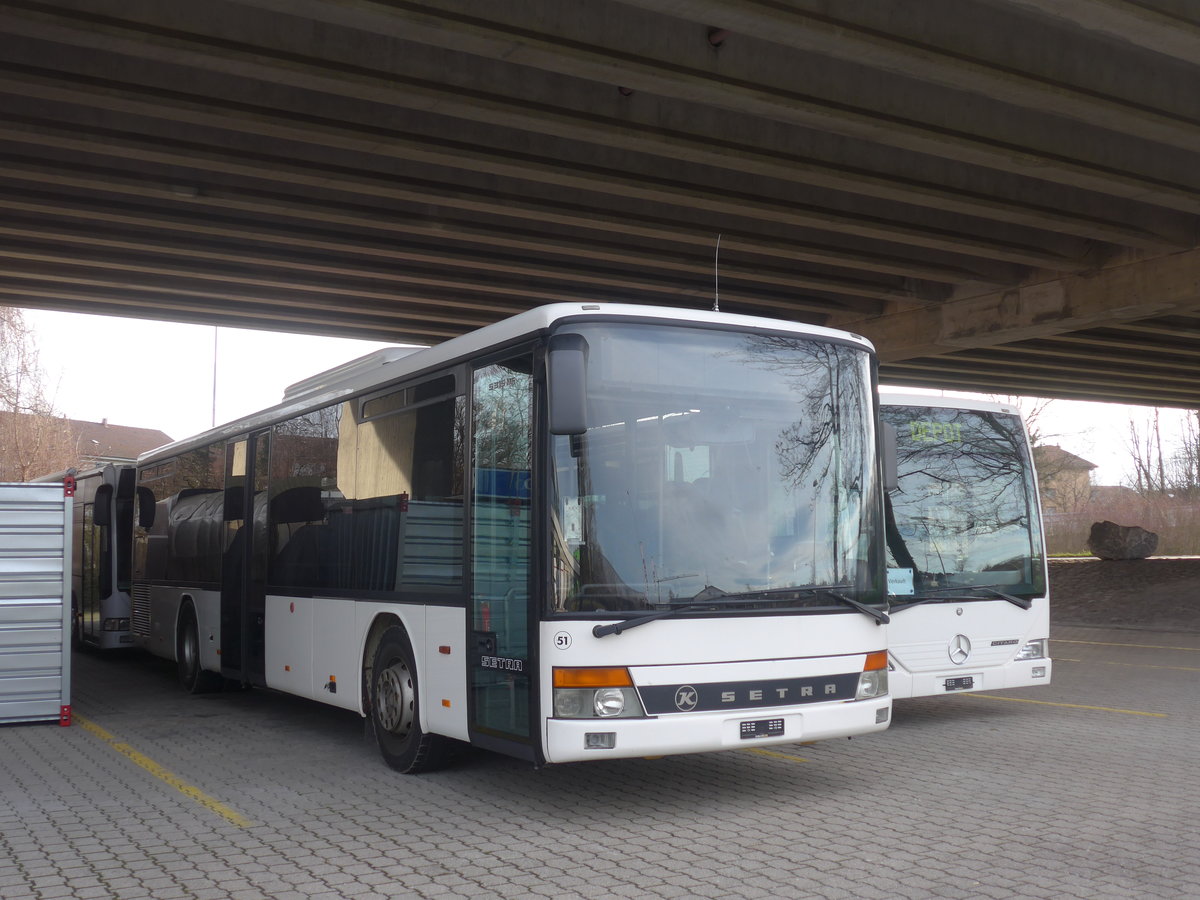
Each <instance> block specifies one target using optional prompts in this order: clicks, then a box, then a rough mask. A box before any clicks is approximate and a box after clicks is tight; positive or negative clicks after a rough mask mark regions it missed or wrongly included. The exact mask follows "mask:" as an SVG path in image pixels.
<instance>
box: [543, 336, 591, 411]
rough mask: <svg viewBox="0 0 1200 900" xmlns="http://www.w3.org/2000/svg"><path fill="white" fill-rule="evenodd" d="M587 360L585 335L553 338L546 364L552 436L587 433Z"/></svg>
mask: <svg viewBox="0 0 1200 900" xmlns="http://www.w3.org/2000/svg"><path fill="white" fill-rule="evenodd" d="M587 356H588V344H587V340H586V339H585V338H584V337H583V335H581V334H555V335H551V337H550V349H549V353H548V354H547V362H546V372H547V379H548V381H549V385H548V393H549V397H550V433H551V434H584V433H586V432H587Z"/></svg>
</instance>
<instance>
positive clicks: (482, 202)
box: [0, 0, 1200, 407]
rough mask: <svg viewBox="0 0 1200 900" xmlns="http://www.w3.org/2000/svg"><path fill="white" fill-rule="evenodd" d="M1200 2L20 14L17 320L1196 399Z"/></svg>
mask: <svg viewBox="0 0 1200 900" xmlns="http://www.w3.org/2000/svg"><path fill="white" fill-rule="evenodd" d="M1198 86H1200V7H1198V6H1197V4H1196V3H1195V2H1194V0H1137V2H1134V0H922V2H919V3H913V2H887V0H838V2H836V3H832V2H827V0H826V2H822V0H790V2H788V3H778V2H769V0H626V2H623V3H617V2H612V0H586V2H584V0H475V2H471V0H429V2H409V0H206V2H203V3H198V2H186V3H167V2H161V0H49V2H35V0H5V2H4V3H3V4H0V123H2V124H0V209H2V211H3V214H2V215H0V303H3V304H7V305H13V306H26V307H46V308H54V309H65V310H74V311H80V312H93V313H102V314H115V315H132V316H144V317H150V318H157V319H173V320H183V321H192V322H208V323H217V324H223V325H231V326H242V327H256V328H271V329H278V330H287V331H299V332H313V333H323V334H339V335H346V336H358V337H371V338H375V339H379V340H395V341H422V342H427V341H437V340H441V339H443V338H445V337H448V336H451V335H454V334H457V333H459V332H462V331H465V330H468V329H470V328H473V327H476V326H479V325H482V324H485V323H487V322H490V321H494V320H495V319H498V318H501V317H503V316H505V315H508V314H511V313H513V312H517V311H520V310H522V309H525V308H528V307H530V306H534V305H538V304H541V303H545V302H551V301H557V300H589V301H592V300H622V301H631V302H640V303H651V304H669V305H683V306H695V307H703V308H708V307H709V306H710V305H711V303H712V299H713V292H714V257H715V249H716V245H717V241H718V236H720V263H719V273H720V275H719V290H720V303H721V308H722V309H724V310H729V311H737V312H747V313H755V314H761V315H770V316H779V317H784V318H789V319H796V320H803V321H811V322H816V323H821V324H828V325H833V326H838V327H845V328H850V329H853V330H856V331H858V332H860V333H863V334H865V335H867V336H868V337H870V338H871V339H872V340H874V341H875V343H876V345H877V346H878V347H879V350H880V356H881V359H882V361H883V364H884V365H883V375H884V378H885V380H886V381H889V382H892V383H904V384H911V385H927V386H939V387H957V388H963V389H973V390H985V391H989V392H1000V393H1027V394H1041V395H1045V396H1061V397H1075V398H1086V399H1101V400H1114V401H1125V402H1140V403H1155V404H1159V405H1166V406H1181V407H1200V378H1197V372H1198V370H1200V228H1198V224H1200V90H1198V89H1197V88H1198Z"/></svg>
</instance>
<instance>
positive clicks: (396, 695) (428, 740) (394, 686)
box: [370, 627, 450, 775]
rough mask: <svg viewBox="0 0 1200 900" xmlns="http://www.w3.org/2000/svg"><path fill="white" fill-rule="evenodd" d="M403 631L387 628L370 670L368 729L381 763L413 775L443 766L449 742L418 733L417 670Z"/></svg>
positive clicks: (410, 647)
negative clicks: (370, 730)
mask: <svg viewBox="0 0 1200 900" xmlns="http://www.w3.org/2000/svg"><path fill="white" fill-rule="evenodd" d="M414 660H415V657H414V656H413V652H412V645H411V644H410V643H409V640H408V635H407V634H405V633H404V629H403V628H398V627H393V628H389V629H388V630H387V631H385V632H384V633H383V638H382V639H381V640H380V641H379V648H378V649H377V650H376V651H375V662H374V664H373V666H372V667H371V692H370V700H371V727H372V730H373V731H374V732H375V743H376V744H377V745H378V746H379V752H380V754H382V756H383V760H384V762H386V763H387V764H388V765H389V766H391V767H392V768H393V769H395V770H396V771H398V772H403V773H405V774H406V775H416V774H418V773H420V772H428V771H431V770H433V769H437V768H440V767H441V766H443V765H445V763H446V762H447V760H448V758H449V752H450V741H449V740H448V739H447V738H444V737H442V736H440V735H436V734H426V733H425V732H424V731H422V730H421V709H420V706H419V702H418V699H417V698H418V691H417V667H416V663H415V661H414Z"/></svg>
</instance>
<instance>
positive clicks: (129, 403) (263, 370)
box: [24, 310, 1182, 484]
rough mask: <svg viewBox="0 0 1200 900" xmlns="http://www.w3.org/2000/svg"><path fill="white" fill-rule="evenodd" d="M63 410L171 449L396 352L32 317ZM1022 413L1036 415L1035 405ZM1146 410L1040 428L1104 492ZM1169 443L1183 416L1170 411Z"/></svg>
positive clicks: (1049, 415)
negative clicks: (1090, 468)
mask: <svg viewBox="0 0 1200 900" xmlns="http://www.w3.org/2000/svg"><path fill="white" fill-rule="evenodd" d="M24 315H25V321H26V323H27V324H28V325H29V326H30V327H31V328H33V329H34V331H35V332H36V336H37V349H38V352H39V357H40V362H41V365H42V368H43V370H44V371H45V373H46V376H47V384H48V387H49V389H50V393H51V395H52V400H53V403H54V406H55V408H56V409H57V410H58V411H59V412H61V413H62V414H64V415H66V416H68V417H69V418H72V419H83V420H86V421H91V422H99V421H102V420H104V419H108V421H109V422H110V423H112V424H114V425H128V426H133V427H138V428H157V429H159V430H161V431H164V432H166V433H167V434H168V435H169V436H170V437H171V438H172V439H175V440H179V439H181V438H185V437H190V436H191V435H194V434H198V433H199V432H201V431H204V430H206V429H208V428H209V427H211V426H212V424H213V407H214V403H213V380H214V366H213V336H214V332H215V333H216V350H217V353H216V367H215V376H216V420H215V421H216V424H218V425H220V424H222V423H224V422H228V421H231V420H233V419H236V418H240V417H241V416H244V415H247V414H249V413H252V412H257V411H258V410H260V409H265V408H267V407H269V406H274V405H275V404H276V403H278V402H279V401H280V399H281V397H282V395H283V389H284V388H285V387H287V386H288V385H289V384H292V383H294V382H296V381H300V380H301V379H304V378H308V377H309V376H310V375H315V374H316V373H318V372H321V371H324V370H325V369H329V368H332V367H333V366H336V365H339V364H341V363H343V362H346V361H348V360H351V359H355V358H357V357H359V356H362V355H364V354H367V353H370V352H372V351H374V350H376V349H378V348H380V347H387V346H394V345H391V344H384V343H375V342H371V341H358V340H351V339H347V338H329V337H312V336H308V335H294V334H282V333H275V332H265V331H247V330H244V329H238V328H220V329H214V328H213V327H211V326H204V325H181V324H174V323H167V322H153V321H149V320H144V319H119V318H115V317H112V316H86V315H81V314H77V313H60V312H47V311H43V310H24ZM1022 406H1023V408H1024V409H1026V410H1028V409H1031V408H1032V406H1033V404H1032V403H1031V402H1026V403H1023V404H1022ZM1149 414H1150V410H1149V409H1147V408H1145V407H1134V406H1122V405H1117V404H1108V403H1081V402H1073V401H1065V400H1056V401H1053V403H1052V404H1051V405H1050V407H1049V409H1048V410H1046V411H1045V412H1043V413H1042V414H1041V421H1040V423H1039V427H1040V430H1041V432H1042V433H1043V434H1045V435H1047V436H1049V438H1050V439H1049V441H1048V442H1049V443H1057V444H1059V445H1060V446H1061V447H1063V448H1064V449H1065V450H1069V451H1070V452H1071V453H1074V454H1076V455H1077V456H1081V457H1083V458H1084V459H1087V460H1089V461H1091V462H1094V463H1096V464H1097V465H1098V466H1099V469H1098V470H1097V471H1096V473H1095V475H1096V483H1097V484H1117V483H1120V482H1121V480H1122V479H1124V478H1126V477H1128V473H1129V471H1130V466H1129V460H1130V450H1129V446H1128V445H1129V438H1128V432H1129V420H1130V418H1131V417H1133V418H1134V419H1135V421H1138V422H1145V421H1147V420H1148V417H1149ZM1163 417H1164V423H1165V425H1164V435H1166V436H1168V437H1169V436H1171V435H1175V434H1177V433H1178V429H1179V422H1180V421H1181V418H1182V415H1181V414H1180V413H1179V412H1177V411H1173V410H1171V411H1164V413H1163Z"/></svg>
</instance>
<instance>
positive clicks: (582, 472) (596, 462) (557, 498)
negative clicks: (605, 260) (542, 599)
mask: <svg viewBox="0 0 1200 900" xmlns="http://www.w3.org/2000/svg"><path fill="white" fill-rule="evenodd" d="M569 330H570V331H571V332H572V333H577V334H580V335H582V336H583V337H584V339H585V340H586V342H587V347H588V364H587V378H588V381H587V390H588V404H587V422H588V430H587V432H586V434H582V435H573V436H562V435H560V436H555V437H553V439H552V440H553V463H554V481H553V484H552V486H551V492H552V507H553V510H552V523H551V531H552V537H553V548H552V550H553V553H554V560H553V565H554V576H555V578H554V582H555V583H554V594H553V597H552V610H551V611H552V612H559V613H581V612H582V613H587V612H593V613H594V612H606V613H612V612H617V613H622V612H635V611H641V610H647V609H652V610H653V609H664V608H670V607H672V606H675V605H684V604H686V605H687V607H688V609H691V610H696V609H703V610H705V614H711V611H712V610H723V611H724V610H733V611H738V612H743V613H744V612H745V611H746V610H748V609H770V610H771V611H772V612H775V611H781V610H787V609H803V610H813V609H815V608H825V609H830V610H833V609H837V610H838V611H845V610H846V609H847V607H846V605H845V604H844V603H841V602H839V601H838V598H837V597H836V596H833V595H836V594H839V593H840V594H841V595H842V596H843V597H845V596H849V597H852V598H853V599H857V600H859V601H865V602H869V603H882V602H883V600H884V590H883V579H882V562H881V559H880V554H879V553H877V552H876V550H875V547H876V544H875V542H874V539H873V538H872V535H874V534H876V533H877V532H876V530H875V527H874V526H875V521H874V517H875V509H876V507H877V498H878V495H877V493H876V491H877V490H878V486H877V483H876V477H875V462H874V446H875V442H874V425H873V417H872V401H871V390H872V387H871V383H872V382H871V370H870V357H869V354H868V353H867V352H866V351H865V350H863V349H861V348H858V347H854V346H850V345H846V344H842V343H837V342H834V341H825V340H821V339H818V338H813V337H808V336H806V337H800V336H797V335H787V334H774V333H771V334H764V333H744V332H731V331H720V330H715V329H705V328H685V327H676V326H669V327H663V326H653V327H647V326H641V325H638V324H599V323H597V324H586V325H583V324H581V325H575V326H572V327H571V328H570V329H569ZM788 588H796V590H790V591H789V590H786V589H788ZM813 588H826V590H814V589H813ZM805 589H807V590H805ZM831 591H832V593H833V595H831ZM739 595H741V596H739ZM709 599H711V601H712V602H711V604H707V603H704V602H702V601H705V600H709Z"/></svg>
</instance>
